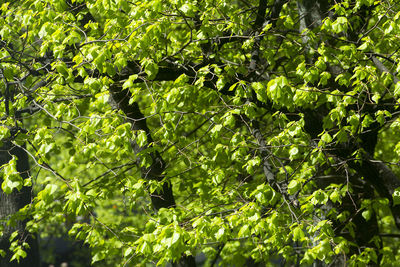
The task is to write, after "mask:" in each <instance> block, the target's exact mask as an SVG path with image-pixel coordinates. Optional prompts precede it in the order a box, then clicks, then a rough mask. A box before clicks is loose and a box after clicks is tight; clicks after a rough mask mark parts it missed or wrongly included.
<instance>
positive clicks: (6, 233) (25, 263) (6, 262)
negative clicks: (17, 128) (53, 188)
mask: <svg viewBox="0 0 400 267" xmlns="http://www.w3.org/2000/svg"><path fill="white" fill-rule="evenodd" d="M1 144H2V147H1V148H0V166H1V165H4V164H6V163H8V162H9V161H10V160H11V159H12V157H13V156H15V157H17V171H18V172H19V174H20V175H21V177H22V179H26V178H28V177H29V160H28V155H27V153H26V151H25V150H24V149H23V148H21V147H17V146H15V145H13V144H12V142H11V141H8V140H7V141H2V143H1ZM2 180H3V179H2V178H1V179H0V182H2ZM31 197H32V187H26V186H24V187H22V188H21V190H19V191H18V190H16V189H14V191H13V192H12V193H11V194H5V193H4V192H3V191H2V190H0V221H1V223H2V224H3V227H4V230H3V235H2V236H0V249H2V250H4V251H5V252H6V256H5V257H4V258H3V257H0V266H2V267H14V266H15V267H16V266H19V267H39V266H40V258H39V249H38V244H37V240H36V239H35V238H33V237H32V235H31V234H29V233H27V232H26V231H25V225H26V222H25V221H18V223H17V224H16V225H14V226H9V225H7V220H8V217H9V216H11V215H13V214H14V213H16V212H17V211H19V210H20V209H21V208H23V207H24V206H26V205H27V204H29V203H31ZM14 231H18V232H19V237H17V238H18V239H20V240H21V241H23V242H27V243H28V244H29V247H30V249H29V250H27V251H26V252H27V256H26V257H25V258H24V259H21V260H20V262H19V263H18V262H17V261H12V262H10V259H11V257H12V255H13V253H12V251H10V250H9V248H10V241H9V238H10V235H11V234H12V233H13V232H14Z"/></svg>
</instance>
